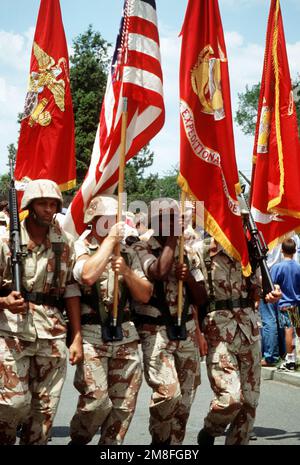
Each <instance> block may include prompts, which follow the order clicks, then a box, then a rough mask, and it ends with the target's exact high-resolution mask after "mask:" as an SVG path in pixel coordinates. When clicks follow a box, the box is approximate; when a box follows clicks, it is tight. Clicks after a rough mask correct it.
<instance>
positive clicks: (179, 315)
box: [177, 190, 186, 326]
mask: <svg viewBox="0 0 300 465" xmlns="http://www.w3.org/2000/svg"><path fill="white" fill-rule="evenodd" d="M185 200H186V193H185V192H184V191H183V190H182V191H181V199H180V203H181V205H180V216H181V218H182V220H183V221H184V213H185ZM183 263H184V223H183V225H182V231H181V236H180V238H179V264H180V265H183ZM182 305H183V281H182V279H179V281H178V308H177V324H178V326H181V318H182Z"/></svg>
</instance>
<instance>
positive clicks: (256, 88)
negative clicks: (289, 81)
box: [235, 77, 300, 135]
mask: <svg viewBox="0 0 300 465" xmlns="http://www.w3.org/2000/svg"><path fill="white" fill-rule="evenodd" d="M299 88H300V77H298V78H297V79H296V81H295V82H293V91H294V99H295V105H296V111H297V118H298V129H299V127H300V126H299V123H300V98H299V97H300V95H299V94H300V89H299ZM259 92H260V84H255V85H253V86H252V87H249V86H246V90H245V92H244V93H239V94H238V98H239V103H238V110H237V112H236V115H235V121H236V123H237V124H238V125H239V126H240V127H241V129H242V131H243V133H244V134H247V135H254V134H255V128H256V121H257V109H258V99H259Z"/></svg>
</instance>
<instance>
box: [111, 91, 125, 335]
mask: <svg viewBox="0 0 300 465" xmlns="http://www.w3.org/2000/svg"><path fill="white" fill-rule="evenodd" d="M127 105H128V99H127V97H123V111H122V128H121V146H120V162H119V183H118V215H117V222H118V223H119V222H120V221H122V213H123V204H122V200H123V195H122V194H123V193H124V178H125V161H126V160H125V158H126V132H127V119H128V111H127ZM115 255H116V256H118V257H120V255H121V247H120V243H119V242H118V244H117V245H116V247H115ZM118 303H119V273H117V272H115V276H114V295H113V315H112V316H113V326H115V327H116V326H117V320H118Z"/></svg>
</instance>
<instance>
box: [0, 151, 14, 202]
mask: <svg viewBox="0 0 300 465" xmlns="http://www.w3.org/2000/svg"><path fill="white" fill-rule="evenodd" d="M7 150H8V163H7V166H8V167H9V163H10V160H12V162H13V166H14V165H15V161H16V153H17V149H16V147H15V145H14V144H9V145H8V147H7ZM7 171H8V170H7ZM9 185H10V175H9V174H8V173H5V174H3V175H2V176H0V200H7V199H8V189H9Z"/></svg>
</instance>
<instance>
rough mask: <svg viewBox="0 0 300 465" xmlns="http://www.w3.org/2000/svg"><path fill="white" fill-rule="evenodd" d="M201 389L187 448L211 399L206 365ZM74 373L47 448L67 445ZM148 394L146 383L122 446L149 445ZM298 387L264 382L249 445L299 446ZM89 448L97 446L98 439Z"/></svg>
mask: <svg viewBox="0 0 300 465" xmlns="http://www.w3.org/2000/svg"><path fill="white" fill-rule="evenodd" d="M201 372H202V385H201V386H200V387H199V389H198V391H197V395H196V398H195V402H194V404H193V407H192V412H191V416H190V419H189V423H188V426H187V434H186V439H185V443H184V444H186V445H196V436H197V432H198V430H199V429H200V428H201V426H202V423H203V418H204V416H205V415H206V412H207V410H208V407H209V403H210V400H211V397H212V394H211V390H210V387H209V383H208V380H207V376H206V369H205V364H204V363H202V364H201ZM73 374H74V369H73V368H72V367H70V369H68V378H67V381H66V383H65V385H64V389H63V395H62V399H61V402H60V406H59V410H58V413H57V416H56V419H55V423H54V428H53V438H52V442H50V444H67V443H68V441H69V433H68V431H69V423H70V419H71V417H72V415H73V413H74V410H75V406H76V402H77V393H76V391H75V389H74V388H73V385H72V380H73ZM149 397H150V390H149V388H148V386H147V385H146V383H145V382H143V385H142V388H141V390H140V393H139V398H138V403H137V410H136V413H135V416H134V418H133V421H132V423H131V426H130V429H129V431H128V434H127V436H126V441H125V444H128V445H135V444H140V445H148V444H150V442H151V441H150V436H149V433H148V403H149ZM299 412H300V387H297V386H292V385H289V384H284V383H281V382H277V381H272V380H263V381H262V389H261V397H260V404H259V408H258V411H257V418H256V423H255V432H256V434H257V437H258V438H257V441H251V442H250V444H260V445H300V420H299ZM223 443H224V437H222V438H218V439H217V440H216V444H223ZM91 444H97V437H95V438H94V440H93V442H92V443H91Z"/></svg>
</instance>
